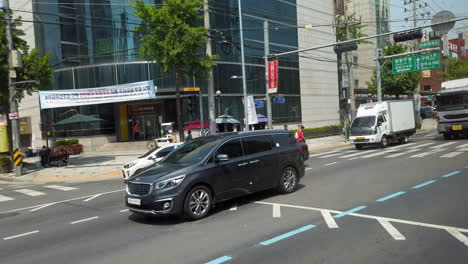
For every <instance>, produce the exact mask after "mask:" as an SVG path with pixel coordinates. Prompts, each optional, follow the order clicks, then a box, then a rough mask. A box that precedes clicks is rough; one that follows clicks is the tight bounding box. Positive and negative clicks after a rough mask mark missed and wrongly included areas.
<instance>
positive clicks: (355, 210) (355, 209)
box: [334, 205, 367, 218]
mask: <svg viewBox="0 0 468 264" xmlns="http://www.w3.org/2000/svg"><path fill="white" fill-rule="evenodd" d="M365 208H367V206H364V205H361V206H358V207H354V208H353V209H351V210H348V211H346V212H342V213H340V214H337V215H335V216H334V218H341V217H343V216H345V215H348V214H351V213H354V212H357V211H359V210H362V209H365Z"/></svg>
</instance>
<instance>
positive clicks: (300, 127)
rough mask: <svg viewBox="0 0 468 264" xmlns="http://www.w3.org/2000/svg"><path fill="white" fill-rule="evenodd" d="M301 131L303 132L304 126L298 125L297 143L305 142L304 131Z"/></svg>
mask: <svg viewBox="0 0 468 264" xmlns="http://www.w3.org/2000/svg"><path fill="white" fill-rule="evenodd" d="M303 130H304V126H303V125H300V126H299V130H298V131H297V141H299V142H305V138H304V131H303Z"/></svg>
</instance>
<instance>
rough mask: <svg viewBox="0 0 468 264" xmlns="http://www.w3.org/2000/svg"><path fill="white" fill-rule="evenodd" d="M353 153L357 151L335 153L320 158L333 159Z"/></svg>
mask: <svg viewBox="0 0 468 264" xmlns="http://www.w3.org/2000/svg"><path fill="white" fill-rule="evenodd" d="M352 152H355V151H354V150H348V151H345V152H339V153H333V154H330V155H326V156H322V157H319V158H321V159H326V158H331V157H335V156H339V155H342V154H344V153H352Z"/></svg>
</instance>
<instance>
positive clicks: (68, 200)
mask: <svg viewBox="0 0 468 264" xmlns="http://www.w3.org/2000/svg"><path fill="white" fill-rule="evenodd" d="M122 191H125V189H120V190H114V191H109V192H103V193H101V194H110V193H116V192H122ZM93 195H95V194H92V195H86V196H82V197H78V198H72V199H66V200H61V201H56V202H53V203H56V204H58V203H66V202H71V201H76V200H83V199H85V198H88V197H90V196H93ZM45 204H49V203H45ZM45 204H39V205H33V206H28V207H22V208H17V209H12V210H8V211H3V212H0V214H3V213H13V212H18V211H25V210H29V209H33V208H36V207H39V206H43V205H45Z"/></svg>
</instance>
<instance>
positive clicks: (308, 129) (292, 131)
mask: <svg viewBox="0 0 468 264" xmlns="http://www.w3.org/2000/svg"><path fill="white" fill-rule="evenodd" d="M337 128H340V129H341V128H343V126H342V125H332V126H324V127H314V128H304V129H303V130H302V131H303V132H313V131H325V130H332V129H337ZM289 131H291V133H296V132H297V129H291V130H289Z"/></svg>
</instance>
